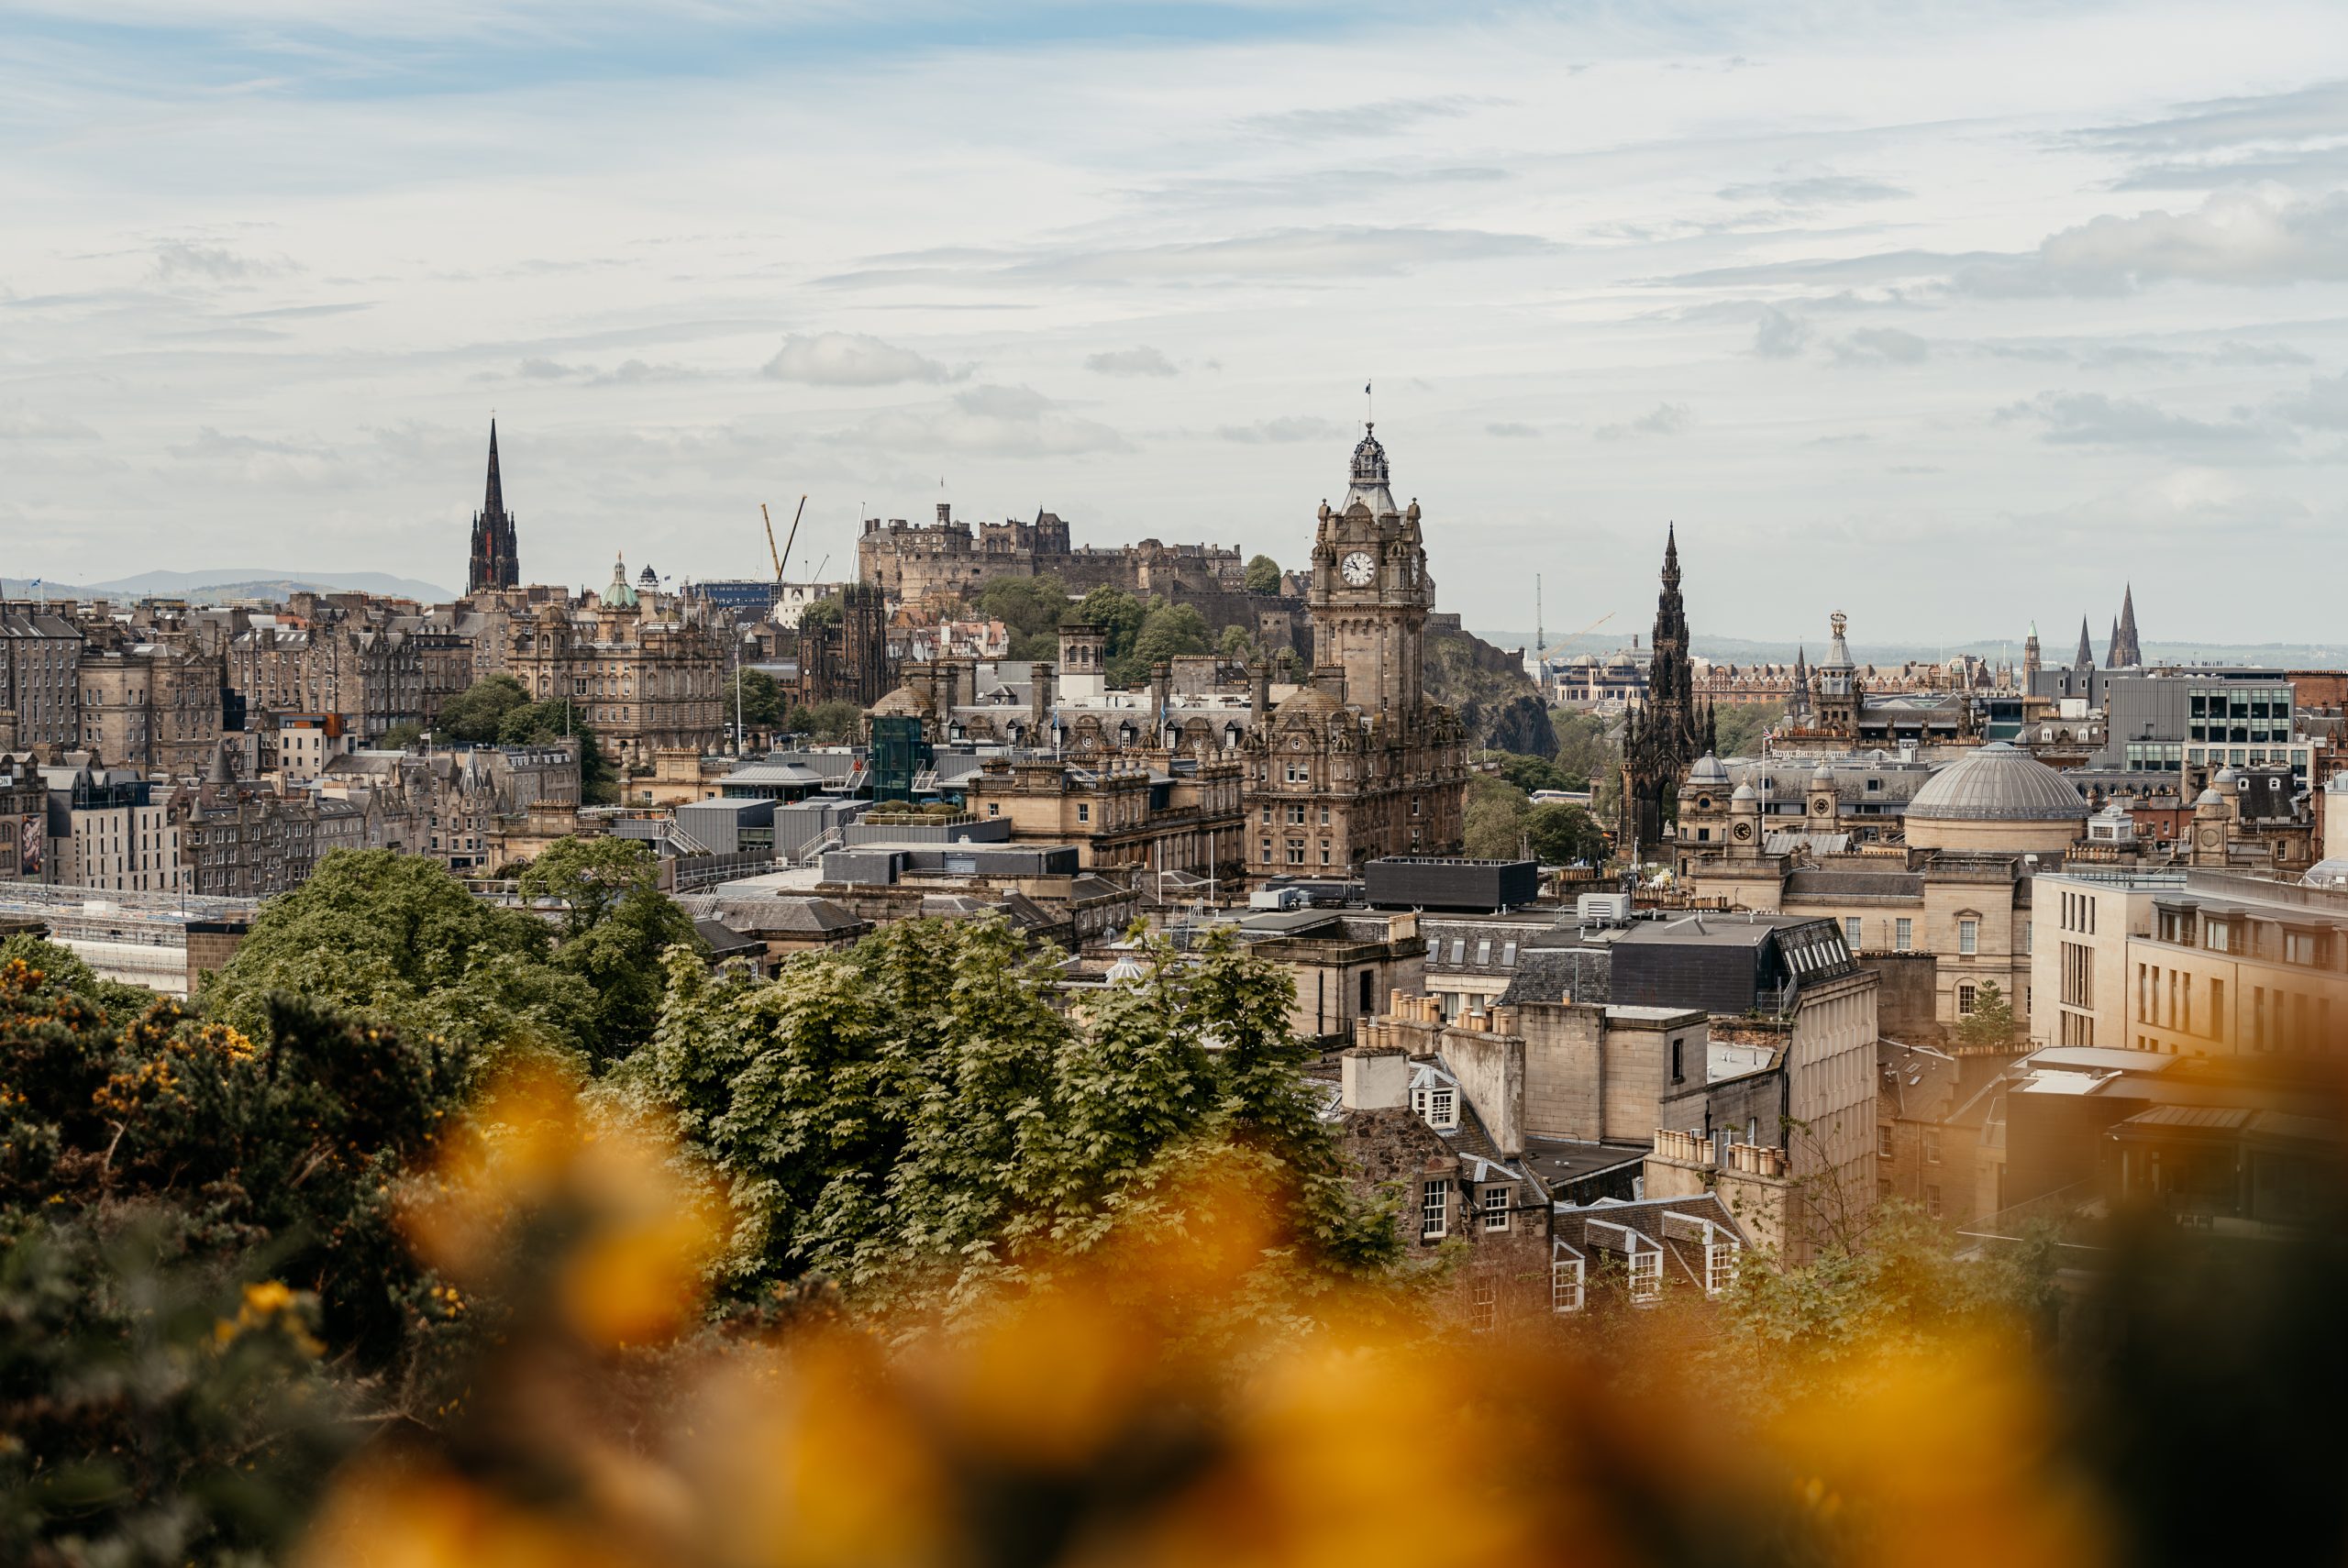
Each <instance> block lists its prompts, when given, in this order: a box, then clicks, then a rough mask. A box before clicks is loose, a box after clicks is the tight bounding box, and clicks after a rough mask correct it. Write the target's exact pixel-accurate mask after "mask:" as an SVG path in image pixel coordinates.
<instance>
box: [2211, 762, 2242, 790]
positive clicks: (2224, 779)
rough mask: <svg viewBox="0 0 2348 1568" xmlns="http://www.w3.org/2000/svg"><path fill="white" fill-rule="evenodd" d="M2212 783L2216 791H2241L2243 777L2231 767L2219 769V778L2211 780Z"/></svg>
mask: <svg viewBox="0 0 2348 1568" xmlns="http://www.w3.org/2000/svg"><path fill="white" fill-rule="evenodd" d="M2210 786H2211V787H2212V788H2214V789H2219V790H2239V789H2241V788H2242V775H2241V774H2239V773H2236V772H2235V771H2234V770H2233V769H2232V768H2231V767H2221V768H2219V769H2218V776H2217V777H2216V778H2212V779H2210Z"/></svg>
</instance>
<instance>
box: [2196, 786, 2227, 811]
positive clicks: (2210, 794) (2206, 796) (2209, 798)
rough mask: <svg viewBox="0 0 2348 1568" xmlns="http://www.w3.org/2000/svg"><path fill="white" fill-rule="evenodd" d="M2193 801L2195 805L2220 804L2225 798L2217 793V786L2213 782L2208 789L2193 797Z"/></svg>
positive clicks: (2222, 803) (2224, 801)
mask: <svg viewBox="0 0 2348 1568" xmlns="http://www.w3.org/2000/svg"><path fill="white" fill-rule="evenodd" d="M2193 803H2194V805H2195V806H2196V807H2200V806H2222V805H2224V804H2225V803H2226V798H2225V797H2224V796H2223V795H2221V794H2219V793H2218V789H2217V786H2216V785H2214V784H2213V785H2211V786H2210V787H2209V788H2208V789H2205V790H2202V791H2201V793H2200V794H2198V795H2197V796H2195V797H2194V798H2193Z"/></svg>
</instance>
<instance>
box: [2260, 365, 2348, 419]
mask: <svg viewBox="0 0 2348 1568" xmlns="http://www.w3.org/2000/svg"><path fill="white" fill-rule="evenodd" d="M2274 409H2275V412H2276V414H2280V415H2282V416H2283V417H2284V418H2285V419H2287V420H2289V421H2290V422H2291V423H2292V424H2294V425H2305V426H2306V427H2308V428H2309V429H2310V430H2348V370H2343V371H2342V372H2341V373H2340V374H2339V375H2336V376H2310V377H2309V378H2308V390H2307V391H2306V392H2302V393H2300V394H2299V395H2298V396H2296V397H2287V398H2278V399H2277V400H2276V402H2275V403H2274Z"/></svg>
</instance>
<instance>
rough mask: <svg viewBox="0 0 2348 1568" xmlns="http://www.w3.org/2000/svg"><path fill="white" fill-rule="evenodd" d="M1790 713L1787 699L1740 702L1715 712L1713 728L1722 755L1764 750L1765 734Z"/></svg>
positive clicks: (1754, 752)
mask: <svg viewBox="0 0 2348 1568" xmlns="http://www.w3.org/2000/svg"><path fill="white" fill-rule="evenodd" d="M1785 716H1786V705H1785V704H1784V703H1783V702H1752V703H1744V702H1740V703H1736V704H1734V705H1733V706H1730V707H1726V708H1720V709H1716V710H1715V711H1714V715H1713V723H1712V729H1713V733H1714V738H1715V739H1716V740H1717V741H1718V742H1719V750H1720V755H1721V756H1755V755H1757V754H1758V753H1759V751H1760V749H1761V734H1762V732H1763V731H1765V730H1767V728H1768V727H1769V726H1770V725H1771V724H1774V723H1777V722H1778V720H1780V719H1782V718H1784V717H1785Z"/></svg>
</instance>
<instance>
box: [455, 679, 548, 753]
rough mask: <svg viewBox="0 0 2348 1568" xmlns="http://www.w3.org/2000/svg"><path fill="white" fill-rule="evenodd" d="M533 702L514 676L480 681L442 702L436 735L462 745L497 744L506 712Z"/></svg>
mask: <svg viewBox="0 0 2348 1568" xmlns="http://www.w3.org/2000/svg"><path fill="white" fill-rule="evenodd" d="M528 701H530V693H529V691H528V690H527V689H526V688H525V687H524V686H523V684H522V683H521V682H520V681H518V680H516V679H514V678H513V677H512V676H510V675H493V676H490V677H488V678H486V679H482V680H476V681H474V682H473V683H472V684H471V686H469V687H467V688H465V690H462V691H460V692H459V693H457V695H455V696H454V697H451V698H449V701H446V702H444V703H442V704H441V705H440V717H439V719H438V720H437V722H436V723H434V725H433V734H435V735H437V737H439V738H440V739H442V740H445V741H449V742H451V743H453V744H455V745H496V744H497V738H498V733H499V730H500V728H501V726H503V725H504V722H505V715H506V714H508V713H510V712H513V711H514V710H515V709H516V708H519V707H522V706H523V705H525V704H526V703H527V702H528Z"/></svg>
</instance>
